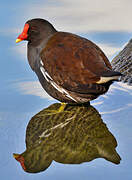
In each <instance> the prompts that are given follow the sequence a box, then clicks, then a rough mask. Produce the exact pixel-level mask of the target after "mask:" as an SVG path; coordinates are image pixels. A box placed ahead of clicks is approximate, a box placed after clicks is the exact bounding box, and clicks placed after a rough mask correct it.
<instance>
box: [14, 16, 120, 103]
mask: <svg viewBox="0 0 132 180" xmlns="http://www.w3.org/2000/svg"><path fill="white" fill-rule="evenodd" d="M22 40H27V41H28V61H29V64H30V66H31V68H32V70H33V71H35V72H36V74H37V76H38V78H39V81H40V83H41V85H42V86H43V88H44V89H45V90H46V91H47V92H48V94H49V95H51V96H52V97H54V98H56V99H58V100H59V101H61V102H66V103H86V102H88V101H90V100H93V99H95V98H97V97H98V96H99V95H101V94H104V93H106V92H107V91H108V89H109V86H110V85H111V84H112V82H113V81H115V80H118V78H119V76H120V75H121V74H120V73H119V72H115V71H113V70H112V68H111V65H110V63H109V61H108V59H107V57H106V56H105V55H104V53H103V52H102V51H101V49H100V48H99V47H98V46H96V45H95V44H94V43H93V42H91V41H89V40H87V39H85V38H82V37H80V36H77V35H75V34H71V33H67V32H58V31H56V29H55V28H54V27H53V26H52V25H51V24H50V23H49V22H48V21H46V20H43V19H32V20H29V21H27V22H26V24H25V26H24V29H23V32H22V33H21V34H20V35H19V37H18V38H17V40H16V42H19V41H22Z"/></svg>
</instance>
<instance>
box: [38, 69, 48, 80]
mask: <svg viewBox="0 0 132 180" xmlns="http://www.w3.org/2000/svg"><path fill="white" fill-rule="evenodd" d="M40 70H41V72H42V74H43V76H44V78H45V79H46V81H48V82H49V79H48V78H47V76H46V74H45V71H44V68H43V67H42V66H41V67H40Z"/></svg>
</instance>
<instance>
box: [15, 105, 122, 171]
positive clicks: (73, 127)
mask: <svg viewBox="0 0 132 180" xmlns="http://www.w3.org/2000/svg"><path fill="white" fill-rule="evenodd" d="M59 107H60V104H53V105H51V106H50V107H48V108H46V109H44V110H43V111H41V112H39V113H38V114H36V115H35V116H34V117H33V118H32V119H31V120H30V122H29V124H28V126H27V131H26V147H27V149H26V151H25V152H24V153H22V154H14V157H15V158H16V160H18V161H19V162H20V163H21V165H22V167H23V169H24V170H25V171H27V172H31V173H36V172H40V171H43V170H45V169H47V168H48V167H49V166H50V164H51V163H52V161H53V160H54V161H56V162H60V163H63V164H80V163H83V162H88V161H91V160H93V159H95V158H105V159H106V160H108V161H111V162H113V163H115V164H119V163H120V160H121V158H120V156H119V155H118V154H117V152H116V150H115V148H116V146H117V142H116V139H115V138H114V136H113V135H112V134H111V133H110V132H109V130H108V128H107V127H106V125H105V124H104V123H103V121H102V119H101V116H100V115H99V113H98V112H97V110H96V109H94V108H93V107H92V106H87V105H85V106H82V105H81V106H71V105H68V106H67V109H66V111H63V112H61V113H60V114H52V113H51V114H50V111H51V110H57V109H58V108H59Z"/></svg>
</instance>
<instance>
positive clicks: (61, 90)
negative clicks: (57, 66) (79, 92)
mask: <svg viewBox="0 0 132 180" xmlns="http://www.w3.org/2000/svg"><path fill="white" fill-rule="evenodd" d="M40 70H41V72H42V74H43V76H44V78H45V79H46V81H47V82H49V83H51V85H52V86H53V87H54V88H55V89H57V90H58V91H59V92H61V93H62V94H65V95H66V96H67V97H68V98H70V99H72V100H73V101H75V102H77V101H76V100H75V99H74V98H73V97H72V96H70V94H69V93H68V92H67V91H66V90H65V89H63V88H62V87H60V86H58V85H57V84H56V83H55V82H54V81H53V79H52V78H51V77H50V75H49V74H48V73H47V72H46V71H45V69H44V68H43V67H42V66H41V67H40Z"/></svg>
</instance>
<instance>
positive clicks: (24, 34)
mask: <svg viewBox="0 0 132 180" xmlns="http://www.w3.org/2000/svg"><path fill="white" fill-rule="evenodd" d="M28 29H29V24H27V23H26V24H25V26H24V29H23V32H22V33H21V34H20V35H19V36H18V38H17V39H16V43H18V42H20V41H23V40H26V39H27V37H28V35H27V32H28Z"/></svg>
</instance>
